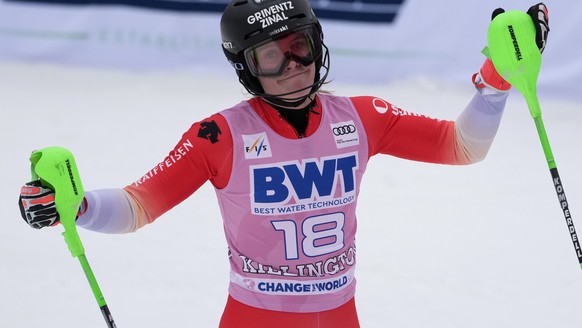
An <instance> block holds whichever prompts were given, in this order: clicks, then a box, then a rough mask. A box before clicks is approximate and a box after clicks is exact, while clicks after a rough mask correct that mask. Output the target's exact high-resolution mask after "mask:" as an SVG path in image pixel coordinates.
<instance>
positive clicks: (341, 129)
mask: <svg viewBox="0 0 582 328" xmlns="http://www.w3.org/2000/svg"><path fill="white" fill-rule="evenodd" d="M332 132H333V134H334V135H335V136H343V135H346V134H350V133H354V132H356V127H355V126H354V125H353V124H346V125H341V126H336V127H334V128H333V129H332Z"/></svg>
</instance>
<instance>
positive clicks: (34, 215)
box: [18, 180, 60, 229]
mask: <svg viewBox="0 0 582 328" xmlns="http://www.w3.org/2000/svg"><path fill="white" fill-rule="evenodd" d="M18 206H19V207H20V214H21V215H22V218H23V219H24V221H26V223H27V224H28V225H29V226H31V227H33V228H35V229H41V228H44V227H48V226H54V225H57V224H58V223H59V222H60V220H59V213H58V212H57V207H56V205H55V192H54V190H52V189H51V188H48V187H44V186H42V185H41V184H40V181H39V180H36V181H31V182H29V183H27V184H25V185H24V186H22V188H21V189H20V197H19V199H18Z"/></svg>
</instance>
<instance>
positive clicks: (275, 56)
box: [244, 26, 321, 76]
mask: <svg viewBox="0 0 582 328" xmlns="http://www.w3.org/2000/svg"><path fill="white" fill-rule="evenodd" d="M244 56H245V61H246V63H247V66H248V67H249V70H250V71H251V74H252V75H253V76H277V75H281V74H282V73H283V71H284V70H285V68H286V67H287V65H288V64H289V61H291V60H293V61H295V62H297V63H299V64H301V65H303V66H309V65H311V64H312V63H313V62H314V61H315V60H316V59H317V58H319V56H321V38H320V36H319V33H318V32H317V30H316V28H315V27H313V26H308V27H304V28H300V29H297V30H295V31H293V32H292V33H290V34H285V35H284V36H282V37H279V38H276V39H268V40H266V41H264V42H261V43H259V44H257V45H255V46H252V47H249V48H247V49H246V50H245V51H244Z"/></svg>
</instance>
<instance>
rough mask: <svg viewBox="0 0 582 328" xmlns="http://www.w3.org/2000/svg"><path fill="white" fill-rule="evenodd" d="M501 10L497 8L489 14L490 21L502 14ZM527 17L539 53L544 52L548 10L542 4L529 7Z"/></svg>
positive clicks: (548, 26)
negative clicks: (532, 24)
mask: <svg viewBox="0 0 582 328" xmlns="http://www.w3.org/2000/svg"><path fill="white" fill-rule="evenodd" d="M504 12H505V10H504V9H503V8H497V9H495V10H494V11H493V13H492V14H491V19H492V20H493V18H495V16H497V15H499V14H501V13H504ZM527 13H528V15H530V16H531V18H532V20H533V22H534V26H535V28H536V44H537V46H538V48H539V49H540V53H543V52H544V49H545V48H546V43H547V42H548V32H550V16H549V14H548V8H547V7H546V5H545V4H544V3H543V2H540V3H538V4H536V5H533V6H531V7H529V9H528V10H527Z"/></svg>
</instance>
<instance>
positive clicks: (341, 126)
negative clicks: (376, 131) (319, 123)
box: [330, 120, 360, 148]
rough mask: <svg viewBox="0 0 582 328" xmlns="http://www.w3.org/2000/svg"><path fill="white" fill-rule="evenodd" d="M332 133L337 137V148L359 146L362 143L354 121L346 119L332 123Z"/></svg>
mask: <svg viewBox="0 0 582 328" xmlns="http://www.w3.org/2000/svg"><path fill="white" fill-rule="evenodd" d="M330 127H331V133H332V134H333V138H334V139H335V145H336V147H337V148H345V147H351V146H357V145H359V144H360V136H359V135H358V131H357V130H358V129H357V128H356V124H354V121H351V120H350V121H344V122H337V123H333V124H330Z"/></svg>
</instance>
